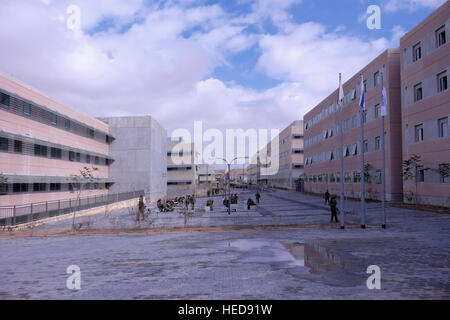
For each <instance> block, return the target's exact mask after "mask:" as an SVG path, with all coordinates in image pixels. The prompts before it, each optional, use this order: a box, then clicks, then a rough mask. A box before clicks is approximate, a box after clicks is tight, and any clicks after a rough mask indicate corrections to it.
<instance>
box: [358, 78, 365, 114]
mask: <svg viewBox="0 0 450 320" xmlns="http://www.w3.org/2000/svg"><path fill="white" fill-rule="evenodd" d="M359 106H360V107H361V108H363V109H364V107H365V106H366V92H365V90H364V79H363V76H362V75H361V97H360V98H359Z"/></svg>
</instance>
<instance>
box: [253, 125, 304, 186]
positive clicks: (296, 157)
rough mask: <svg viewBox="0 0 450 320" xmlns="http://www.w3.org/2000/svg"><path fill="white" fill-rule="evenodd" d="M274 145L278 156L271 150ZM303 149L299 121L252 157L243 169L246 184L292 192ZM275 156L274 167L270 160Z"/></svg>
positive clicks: (301, 160)
mask: <svg viewBox="0 0 450 320" xmlns="http://www.w3.org/2000/svg"><path fill="white" fill-rule="evenodd" d="M274 144H278V150H277V151H278V155H276V154H275V153H276V151H275V150H272V147H273V145H274ZM303 147H304V146H303V121H301V120H296V121H294V122H292V123H291V124H290V125H289V126H288V127H286V128H285V129H284V130H283V131H281V132H280V134H279V135H278V136H277V137H275V138H274V139H272V141H271V142H269V143H268V144H267V145H266V146H265V147H264V148H262V149H261V150H260V151H258V152H257V153H256V154H255V155H254V156H253V157H252V159H251V162H250V165H249V166H248V167H247V171H248V181H249V182H250V183H252V184H256V183H259V184H268V185H270V186H273V187H279V188H287V189H295V188H296V182H297V181H298V180H299V179H300V176H302V174H303V166H304V164H303V163H304V158H303V152H304V150H303ZM272 153H274V154H272ZM276 156H278V162H277V163H276V164H275V162H274V161H273V160H274V158H273V157H276ZM270 167H272V169H273V170H272V169H269V168H270ZM276 167H277V168H276Z"/></svg>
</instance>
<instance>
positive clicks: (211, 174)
mask: <svg viewBox="0 0 450 320" xmlns="http://www.w3.org/2000/svg"><path fill="white" fill-rule="evenodd" d="M197 175H198V184H199V185H205V184H208V183H209V184H213V183H215V182H216V170H215V168H214V167H213V166H210V165H209V164H206V163H205V164H199V165H198V171H197Z"/></svg>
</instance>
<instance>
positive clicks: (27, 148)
mask: <svg viewBox="0 0 450 320" xmlns="http://www.w3.org/2000/svg"><path fill="white" fill-rule="evenodd" d="M113 139H114V138H113V137H111V136H110V134H109V128H108V125H107V124H105V123H104V122H102V121H100V120H97V119H95V118H93V117H91V116H88V115H86V114H83V113H81V112H79V111H77V110H76V109H74V108H72V107H70V106H67V105H65V104H63V103H61V102H59V101H56V100H55V99H53V98H51V97H48V96H47V95H45V94H43V93H41V92H39V91H37V90H36V89H34V88H32V87H30V86H28V85H27V84H25V83H23V82H21V81H18V80H16V79H14V78H13V77H11V76H9V75H7V74H4V73H0V179H1V181H0V206H12V205H22V204H29V203H37V202H45V201H54V200H62V199H69V198H74V197H76V195H75V193H78V192H77V191H78V190H79V189H80V188H81V190H82V191H81V196H82V197H83V196H94V195H102V194H106V193H107V192H108V191H107V189H108V187H109V186H110V185H111V183H112V181H110V179H109V178H108V177H109V164H110V163H111V162H112V161H113V159H111V157H110V156H109V144H110V143H111V142H112V141H113ZM84 167H95V168H98V171H96V172H95V177H96V178H97V179H95V182H94V183H85V184H77V183H75V184H74V183H73V182H74V181H73V179H72V175H79V174H80V170H81V169H83V168H84Z"/></svg>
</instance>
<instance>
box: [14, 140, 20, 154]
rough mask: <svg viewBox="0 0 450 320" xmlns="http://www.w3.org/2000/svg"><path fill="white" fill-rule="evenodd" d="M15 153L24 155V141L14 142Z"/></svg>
mask: <svg viewBox="0 0 450 320" xmlns="http://www.w3.org/2000/svg"><path fill="white" fill-rule="evenodd" d="M14 152H16V153H22V141H20V140H14Z"/></svg>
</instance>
